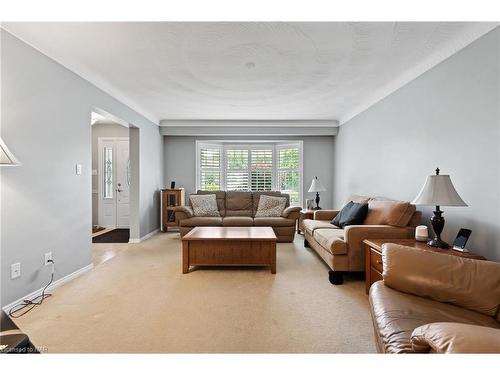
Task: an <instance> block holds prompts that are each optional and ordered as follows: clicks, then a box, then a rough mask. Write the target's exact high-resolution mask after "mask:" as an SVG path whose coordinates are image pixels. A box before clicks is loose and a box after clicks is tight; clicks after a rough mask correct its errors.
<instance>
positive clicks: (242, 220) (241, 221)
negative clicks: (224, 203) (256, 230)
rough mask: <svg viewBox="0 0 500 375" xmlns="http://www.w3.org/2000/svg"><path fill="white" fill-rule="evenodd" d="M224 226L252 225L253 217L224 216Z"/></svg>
mask: <svg viewBox="0 0 500 375" xmlns="http://www.w3.org/2000/svg"><path fill="white" fill-rule="evenodd" d="M222 226H224V227H252V226H253V218H251V217H248V216H226V217H225V218H223V219H222Z"/></svg>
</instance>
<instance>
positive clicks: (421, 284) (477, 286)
mask: <svg viewBox="0 0 500 375" xmlns="http://www.w3.org/2000/svg"><path fill="white" fill-rule="evenodd" d="M382 262H383V269H384V272H383V277H384V279H383V281H377V282H376V283H374V284H373V285H372V286H371V288H370V293H369V300H370V307H371V315H372V321H373V327H374V331H375V341H376V344H377V348H378V351H379V352H380V353H429V352H433V353H500V263H495V262H489V261H485V260H476V259H467V258H461V257H456V256H451V255H447V254H439V253H435V252H430V251H426V250H420V249H415V248H411V247H406V246H401V245H395V244H385V245H384V246H383V247H382Z"/></svg>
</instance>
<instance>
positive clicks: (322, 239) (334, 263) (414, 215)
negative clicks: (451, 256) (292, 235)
mask: <svg viewBox="0 0 500 375" xmlns="http://www.w3.org/2000/svg"><path fill="white" fill-rule="evenodd" d="M350 201H353V202H355V203H368V215H367V216H366V219H365V220H364V222H363V224H362V225H350V226H347V227H345V228H344V229H342V228H339V227H336V226H335V225H333V224H331V223H330V222H331V221H332V219H333V218H334V217H335V216H336V215H337V214H338V212H339V211H336V210H320V211H316V212H315V213H314V218H313V219H306V220H304V221H303V223H302V225H303V227H304V236H305V240H304V246H306V247H311V248H313V249H314V250H315V251H316V253H318V255H319V256H320V257H321V258H323V260H324V261H325V262H326V264H327V265H328V266H329V267H330V269H331V271H330V273H329V278H330V281H331V282H332V283H333V284H342V282H343V273H344V272H360V271H364V267H365V260H364V248H363V240H365V239H368V238H371V239H375V238H383V239H386V238H412V237H414V235H415V227H416V226H417V225H419V224H420V221H421V219H422V214H421V212H420V211H416V209H415V206H414V205H412V204H410V203H409V202H403V201H396V200H392V199H389V198H383V197H367V196H360V195H353V196H351V197H349V199H348V200H347V202H350Z"/></svg>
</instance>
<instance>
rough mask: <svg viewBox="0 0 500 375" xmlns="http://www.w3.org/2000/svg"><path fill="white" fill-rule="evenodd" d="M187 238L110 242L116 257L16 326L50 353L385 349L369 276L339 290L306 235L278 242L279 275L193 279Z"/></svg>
mask: <svg viewBox="0 0 500 375" xmlns="http://www.w3.org/2000/svg"><path fill="white" fill-rule="evenodd" d="M178 236H179V235H178V234H177V233H161V234H158V235H155V236H154V237H152V238H151V239H149V240H147V241H145V242H143V243H141V244H117V245H110V246H116V247H117V248H119V251H117V252H116V256H114V257H113V258H112V259H110V260H108V261H106V262H103V263H100V264H98V265H97V266H96V267H95V268H94V269H93V270H92V271H90V272H88V273H86V274H84V275H82V276H81V277H79V278H78V279H75V280H74V281H72V282H70V283H68V284H66V285H64V286H62V287H60V288H58V289H56V290H54V291H53V296H52V297H51V298H49V299H47V300H46V301H45V302H44V304H43V305H42V306H38V307H37V308H35V309H34V310H33V311H31V312H30V313H29V314H27V315H25V316H24V317H22V318H19V319H16V323H17V324H18V325H19V326H20V328H21V329H22V330H24V331H25V332H26V333H27V334H28V335H29V336H30V338H31V339H32V341H33V342H34V343H35V344H36V345H38V346H43V347H45V348H46V350H47V352H49V353H60V352H72V353H112V352H122V353H125V352H127V353H130V352H135V353H186V352H188V353H301V352H303V353H338V352H343V353H362V352H365V353H366V352H374V351H375V346H374V342H373V337H372V325H371V320H370V314H369V311H368V299H367V297H366V295H365V292H364V283H363V280H362V279H360V278H359V277H357V278H353V277H350V278H347V279H346V282H345V284H344V285H342V286H333V285H331V284H330V283H329V282H328V272H327V271H328V270H327V267H326V266H325V265H324V264H323V263H322V261H321V260H320V258H319V257H317V256H316V255H315V254H314V253H313V252H312V251H310V250H308V249H305V248H304V247H303V246H302V241H303V237H302V236H300V235H297V236H296V239H295V242H294V243H293V244H278V254H277V273H276V274H275V275H272V274H271V273H270V272H269V269H268V268H243V269H241V268H219V269H210V268H208V269H199V270H195V271H193V272H190V273H189V274H186V275H183V274H182V273H181V244H180V241H179V239H178ZM101 246H102V245H101Z"/></svg>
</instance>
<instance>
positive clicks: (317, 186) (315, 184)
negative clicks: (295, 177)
mask: <svg viewBox="0 0 500 375" xmlns="http://www.w3.org/2000/svg"><path fill="white" fill-rule="evenodd" d="M323 191H326V189H325V187H324V186H323V185H321V182H319V180H318V177H317V176H314V178H313V179H312V181H311V187H310V188H309V190H308V192H309V193H316V207H314V208H313V210H321V207H320V206H319V193H320V192H323Z"/></svg>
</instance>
